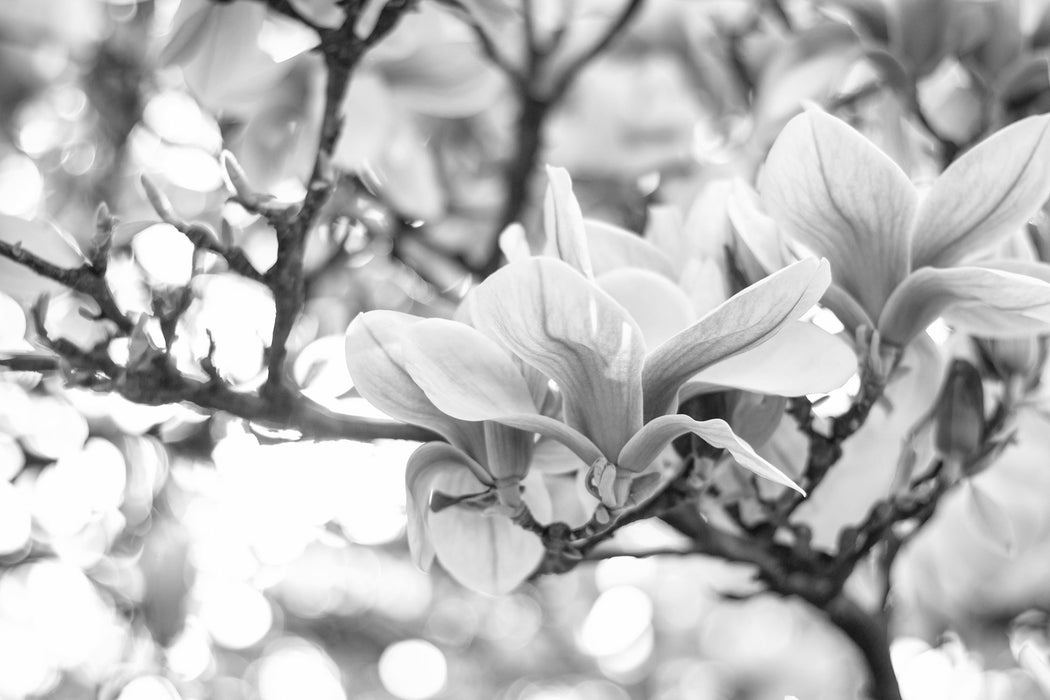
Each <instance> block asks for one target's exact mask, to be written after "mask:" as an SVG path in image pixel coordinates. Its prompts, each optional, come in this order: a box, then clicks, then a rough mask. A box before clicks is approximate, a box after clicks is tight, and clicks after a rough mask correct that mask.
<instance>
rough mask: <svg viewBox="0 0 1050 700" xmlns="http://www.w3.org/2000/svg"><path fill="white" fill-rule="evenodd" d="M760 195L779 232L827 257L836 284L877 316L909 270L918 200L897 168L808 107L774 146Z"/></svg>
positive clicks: (853, 133) (860, 139)
mask: <svg viewBox="0 0 1050 700" xmlns="http://www.w3.org/2000/svg"><path fill="white" fill-rule="evenodd" d="M758 189H759V192H760V193H761V195H762V200H763V202H764V204H765V207H766V210H767V211H768V212H769V213H770V214H771V215H772V216H773V218H774V219H776V221H777V223H779V224H780V226H781V227H782V228H783V230H784V232H785V233H786V234H787V235H789V236H791V237H792V238H794V239H795V240H797V241H798V242H799V243H801V244H802V245H804V246H806V247H807V248H809V249H810V250H812V251H813V252H815V253H817V254H818V255H823V256H824V257H826V258H827V259H828V260H829V261H830V263H831V270H832V273H833V274H834V276H835V283H836V284H837V285H839V286H840V287H842V288H843V289H844V290H846V291H847V292H849V293H850V295H851V296H852V297H853V298H854V299H856V300H857V301H858V302H860V305H861V306H862V307H863V308H864V309H865V310H866V311H867V312H868V314H869V315H871V316H872V317H877V316H878V314H879V312H880V311H881V310H882V305H883V304H884V303H885V301H886V299H887V297H889V295H890V292H892V291H893V289H894V288H895V287H896V286H897V284H899V283H900V281H901V280H903V279H904V277H905V275H907V273H908V270H909V257H908V250H909V247H910V234H911V224H912V220H913V218H914V213H915V207H916V197H917V195H916V193H915V189H914V187H913V186H912V184H911V182H910V181H909V180H908V178H907V176H906V175H905V174H904V172H903V171H901V169H900V168H899V167H898V166H897V164H896V163H894V162H893V161H892V160H891V159H890V158H889V156H887V155H886V154H885V153H883V152H882V151H880V150H879V149H878V148H876V147H875V146H874V145H873V144H872V143H871V142H870V141H868V140H867V139H865V138H864V137H863V136H861V135H860V134H858V133H857V132H856V131H854V130H853V129H852V128H850V127H849V126H847V125H846V124H845V123H843V122H842V121H841V120H839V119H836V118H835V117H832V116H831V115H829V114H826V113H824V112H821V111H819V110H816V109H811V110H809V111H807V112H806V113H805V114H801V115H799V116H797V117H795V118H794V119H792V120H791V122H790V123H789V124H788V125H787V126H786V127H785V128H784V130H783V131H782V132H781V134H780V136H779V137H778V138H777V141H776V143H774V144H773V148H772V150H770V152H769V156H768V157H767V158H766V166H765V169H764V170H763V171H762V174H761V176H760V178H759V186H758Z"/></svg>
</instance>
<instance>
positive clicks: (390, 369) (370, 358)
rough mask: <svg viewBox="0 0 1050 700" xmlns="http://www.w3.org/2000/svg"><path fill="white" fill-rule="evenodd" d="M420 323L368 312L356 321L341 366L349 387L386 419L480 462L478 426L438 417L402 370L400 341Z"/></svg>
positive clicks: (387, 313) (388, 313)
mask: <svg viewBox="0 0 1050 700" xmlns="http://www.w3.org/2000/svg"><path fill="white" fill-rule="evenodd" d="M422 320H423V319H421V318H419V317H416V316H411V315H409V314H403V313H399V312H397V311H370V312H368V313H365V314H361V315H359V316H358V317H357V318H355V319H354V320H353V322H352V323H351V324H350V327H349V328H347V330H346V364H347V367H348V368H349V370H350V377H351V378H352V379H353V380H354V387H355V388H356V389H357V390H358V391H359V392H360V393H361V395H362V396H363V397H365V399H367V400H368V402H369V403H371V404H372V405H373V406H375V407H376V408H378V409H379V410H380V411H382V412H383V413H386V414H387V415H388V416H391V417H392V418H396V419H397V420H402V421H405V422H406V423H413V424H415V425H421V426H423V427H424V428H428V429H430V430H433V431H434V432H436V433H438V434H440V435H441V436H443V437H444V438H445V439H447V440H448V441H449V442H451V443H452V444H454V445H456V446H457V447H459V448H461V449H464V450H466V451H467V453H468V454H471V455H474V456H480V454H479V453H478V448H479V447H480V446H481V445H482V437H481V426H472V425H469V424H466V423H463V422H461V421H458V420H455V419H453V418H452V417H450V416H448V415H446V414H445V413H443V412H442V411H441V410H439V409H438V408H437V407H436V406H435V405H434V404H433V402H432V401H430V399H428V398H427V396H426V394H424V393H423V390H422V389H420V388H419V386H418V385H417V384H416V382H415V380H413V379H412V377H411V376H409V374H408V372H407V371H406V370H405V365H404V363H405V360H404V354H403V352H402V350H403V348H402V338H403V336H404V334H405V333H406V332H407V331H408V329H409V328H411V327H412V326H414V325H415V324H417V323H419V322H421V321H422Z"/></svg>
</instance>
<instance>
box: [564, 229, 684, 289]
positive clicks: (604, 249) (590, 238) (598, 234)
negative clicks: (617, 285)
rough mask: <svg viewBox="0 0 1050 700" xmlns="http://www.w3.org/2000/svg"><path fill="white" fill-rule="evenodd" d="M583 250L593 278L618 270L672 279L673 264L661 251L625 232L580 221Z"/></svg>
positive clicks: (673, 276)
mask: <svg viewBox="0 0 1050 700" xmlns="http://www.w3.org/2000/svg"><path fill="white" fill-rule="evenodd" d="M583 225H584V228H585V229H586V231H587V247H588V249H589V251H590V256H591V265H592V267H593V271H594V274H595V276H598V275H601V274H603V273H606V272H609V271H611V270H618V269H621V268H625V267H628V268H642V269H645V270H651V271H653V272H656V273H658V274H660V275H663V276H664V277H666V278H668V279H675V269H674V265H672V264H671V259H670V258H669V257H668V256H667V254H666V253H664V251H662V250H660V249H659V248H657V247H656V246H654V245H653V244H652V243H650V242H649V241H647V240H645V239H644V238H642V237H641V236H639V235H637V234H634V233H631V232H630V231H628V230H627V229H624V228H620V227H619V226H613V225H612V224H608V223H605V222H604V221H596V220H594V219H584V221H583Z"/></svg>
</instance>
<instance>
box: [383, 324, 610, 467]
mask: <svg viewBox="0 0 1050 700" xmlns="http://www.w3.org/2000/svg"><path fill="white" fill-rule="evenodd" d="M404 339H405V343H404V346H403V358H404V367H405V369H406V370H407V371H408V373H409V375H410V376H411V377H412V379H413V380H414V381H415V383H416V384H417V385H418V386H419V388H420V389H422V390H423V392H424V393H425V394H426V396H427V398H429V399H430V400H431V401H432V402H433V403H434V405H435V406H436V407H437V408H438V409H440V410H441V411H443V412H444V413H447V414H448V415H450V416H453V417H454V418H457V419H459V420H465V421H497V422H499V423H503V424H504V425H509V426H511V427H514V428H520V429H521V430H526V431H530V432H537V433H540V434H542V435H546V436H547V437H550V438H553V439H555V440H559V441H560V442H562V443H564V444H565V445H566V446H567V447H569V448H570V449H572V450H573V451H574V452H576V453H577V454H578V455H579V456H580V458H581V459H583V460H585V461H587V462H592V461H594V460H595V459H598V457H599V456H600V455H599V454H598V451H597V448H595V447H594V445H592V444H591V442H590V441H589V440H587V439H586V438H585V437H584V436H582V435H580V434H579V433H578V432H577V431H575V430H573V429H572V428H570V427H569V426H567V425H565V424H564V423H562V422H561V421H559V420H556V419H554V418H549V417H547V416H543V415H540V414H539V411H537V409H536V405H535V404H534V403H533V400H532V393H531V392H530V390H529V387H528V384H527V383H526V381H525V379H524V378H523V377H522V375H521V373H520V372H519V371H518V368H517V366H516V365H515V364H514V361H513V360H512V359H511V357H510V356H509V355H508V354H507V353H506V351H504V350H503V348H501V347H500V346H499V345H497V344H496V343H495V342H494V341H492V340H490V339H489V338H487V337H485V336H484V335H483V334H481V333H480V332H478V331H477V330H475V329H474V328H471V327H470V326H468V325H466V324H463V323H458V322H456V321H446V320H444V319H437V318H432V319H426V320H421V321H419V322H418V323H416V324H414V325H413V326H412V327H411V328H409V329H408V330H407V331H406V332H405V335H404ZM488 437H498V438H499V439H501V440H502V439H503V438H504V437H506V436H500V435H496V434H493V433H491V431H489V430H486V438H488ZM486 445H487V443H486ZM493 448H494V446H493V447H489V446H488V445H487V448H486V449H487V450H488V451H489V454H492V452H491V449H493ZM495 449H499V448H495ZM525 464H527V460H526V462H525ZM505 466H510V465H505ZM490 468H491V465H490ZM519 468H523V467H521V465H519ZM511 471H514V469H513V468H511Z"/></svg>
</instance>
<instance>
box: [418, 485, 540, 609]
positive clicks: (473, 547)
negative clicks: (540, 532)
mask: <svg viewBox="0 0 1050 700" xmlns="http://www.w3.org/2000/svg"><path fill="white" fill-rule="evenodd" d="M475 481H476V480H475V479H474V477H473V476H472V475H471V474H470V473H469V472H466V471H464V470H459V471H458V472H455V473H443V474H442V476H441V477H440V478H438V479H435V480H434V481H433V486H434V488H435V489H436V490H439V491H442V492H444V493H447V494H449V495H454V494H465V493H471V489H473V488H474V487H475ZM524 499H525V502H526V503H527V504H528V505H529V508H530V509H531V510H532V512H533V515H534V516H535V517H536V518H537V520H540V521H544V520H546V519H548V518H549V517H550V511H551V507H550V497H549V496H548V495H547V493H546V491H545V490H544V489H542V488H536V489H533V488H527V489H526V490H525V493H524ZM427 524H428V527H429V532H430V539H431V543H432V545H433V548H434V552H435V554H436V555H437V559H438V561H440V562H441V565H442V566H443V567H444V568H445V570H446V571H448V572H449V574H451V575H452V577H453V578H455V579H456V580H457V581H459V582H460V583H462V584H463V585H464V586H466V587H468V588H470V589H472V590H475V591H479V592H481V593H486V594H488V595H501V594H503V593H507V592H509V591H511V590H513V589H514V588H516V587H517V586H518V585H519V584H521V583H522V582H523V581H524V580H525V579H526V578H528V577H529V575H530V574H531V573H532V572H533V571H534V570H535V569H536V567H537V565H539V563H540V560H541V559H542V558H543V553H544V549H543V543H542V542H540V538H539V537H537V536H536V535H535V534H533V533H531V532H528V531H526V530H523V529H522V528H520V527H518V526H517V525H515V524H514V523H513V522H511V520H510V519H509V518H507V517H505V516H503V515H500V514H487V513H483V512H479V511H477V510H470V509H467V508H461V507H458V506H450V507H448V508H445V509H443V510H441V511H440V512H438V513H434V512H431V513H429V514H428V516H427Z"/></svg>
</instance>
